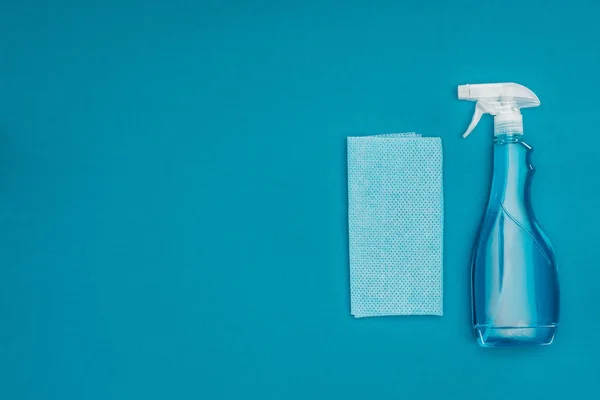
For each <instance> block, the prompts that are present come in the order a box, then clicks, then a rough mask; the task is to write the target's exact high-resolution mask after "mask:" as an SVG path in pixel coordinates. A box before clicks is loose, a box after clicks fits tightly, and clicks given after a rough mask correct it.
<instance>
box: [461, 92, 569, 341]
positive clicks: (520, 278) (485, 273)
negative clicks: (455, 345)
mask: <svg viewBox="0 0 600 400" xmlns="http://www.w3.org/2000/svg"><path fill="white" fill-rule="evenodd" d="M458 98H459V99H460V100H471V101H476V102H477V104H476V107H475V113H474V115H473V119H472V121H471V124H470V125H469V127H468V128H467V131H466V132H465V134H464V135H463V137H467V136H468V135H469V134H470V133H471V131H473V129H474V128H475V127H476V126H477V123H478V122H479V119H480V118H481V117H482V115H483V114H491V115H493V116H494V167H493V177H492V186H491V190H490V197H489V201H488V204H487V209H486V211H485V214H484V218H483V222H482V224H481V227H480V231H479V235H478V238H477V240H476V243H475V246H474V251H473V259H472V303H473V304H472V306H473V325H474V328H475V333H476V336H477V341H478V343H479V344H480V345H481V346H484V347H502V346H519V345H543V344H551V343H552V341H553V340H554V335H555V331H556V327H557V326H558V318H559V288H558V273H557V266H556V257H555V255H554V250H553V249H552V246H551V244H550V241H549V240H548V237H547V236H546V235H545V234H544V232H543V231H542V229H541V228H540V226H539V224H538V222H537V221H536V219H535V216H534V213H533V209H532V205H531V178H532V175H533V172H534V168H533V165H532V164H531V153H532V148H531V146H529V145H528V144H526V143H525V142H524V141H523V117H522V115H521V111H520V109H521V108H526V107H537V106H539V105H540V101H539V99H538V98H537V96H536V95H535V94H534V93H533V92H532V91H531V90H529V89H527V88H526V87H524V86H521V85H518V84H515V83H494V84H482V85H461V86H459V87H458Z"/></svg>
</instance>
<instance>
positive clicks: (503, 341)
mask: <svg viewBox="0 0 600 400" xmlns="http://www.w3.org/2000/svg"><path fill="white" fill-rule="evenodd" d="M556 327H557V325H556V324H551V325H540V326H519V327H516V326H488V325H475V332H476V334H477V343H478V344H479V345H480V346H482V347H517V346H544V345H549V344H552V342H553V341H554V335H555V333H556Z"/></svg>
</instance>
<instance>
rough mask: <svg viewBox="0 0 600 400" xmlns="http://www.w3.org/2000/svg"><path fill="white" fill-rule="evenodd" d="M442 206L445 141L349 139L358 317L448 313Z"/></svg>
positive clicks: (407, 136)
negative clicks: (445, 293) (444, 311)
mask: <svg viewBox="0 0 600 400" xmlns="http://www.w3.org/2000/svg"><path fill="white" fill-rule="evenodd" d="M443 208H444V207H443V191H442V145H441V140H440V138H423V137H421V136H420V135H417V134H414V133H406V134H391V135H377V136H367V137H350V138H348V228H349V240H350V246H349V247H350V292H351V312H352V315H354V316H355V317H374V316H383V315H408V314H432V315H442V311H443V290H442V287H443V285H442V283H443V279H442V259H443V257H442V247H443V219H444V215H443Z"/></svg>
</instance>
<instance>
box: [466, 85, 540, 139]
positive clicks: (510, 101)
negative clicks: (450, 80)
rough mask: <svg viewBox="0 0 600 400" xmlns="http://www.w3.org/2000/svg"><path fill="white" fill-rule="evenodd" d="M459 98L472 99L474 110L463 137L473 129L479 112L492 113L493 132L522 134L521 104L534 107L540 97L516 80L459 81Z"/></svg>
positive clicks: (524, 106) (497, 133) (538, 103)
mask: <svg viewBox="0 0 600 400" xmlns="http://www.w3.org/2000/svg"><path fill="white" fill-rule="evenodd" d="M458 98H459V100H471V101H476V102H477V104H476V105H475V113H474V114H473V118H472V119H471V123H470V124H469V127H468V128H467V131H466V132H465V133H464V135H463V137H465V138H466V137H467V136H469V134H470V133H471V132H472V131H473V129H475V127H476V126H477V123H478V122H479V120H480V119H481V117H482V116H483V114H491V115H493V116H494V134H495V135H500V134H509V133H510V134H519V135H521V134H523V117H522V116H521V111H520V109H521V108H526V107H537V106H539V105H540V99H538V98H537V96H536V95H535V93H533V92H532V91H531V90H529V89H527V88H526V87H525V86H522V85H519V84H516V83H486V84H480V85H460V86H459V87H458Z"/></svg>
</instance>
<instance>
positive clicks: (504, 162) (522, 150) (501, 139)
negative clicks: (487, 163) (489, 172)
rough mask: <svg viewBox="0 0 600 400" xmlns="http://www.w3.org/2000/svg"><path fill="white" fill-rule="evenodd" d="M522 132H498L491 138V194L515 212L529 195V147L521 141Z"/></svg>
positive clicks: (522, 205)
mask: <svg viewBox="0 0 600 400" xmlns="http://www.w3.org/2000/svg"><path fill="white" fill-rule="evenodd" d="M521 136H522V135H498V136H496V137H495V140H494V172H493V173H494V175H493V179H492V193H491V196H492V199H495V200H497V201H499V202H500V203H501V204H502V205H503V206H504V207H505V208H507V209H510V210H509V211H512V212H515V213H518V212H519V211H520V210H522V208H523V207H524V206H525V202H526V201H527V199H528V197H529V194H528V193H527V189H528V187H529V185H528V180H529V179H530V172H531V171H532V169H533V168H532V167H531V166H530V163H529V153H530V151H531V147H530V146H529V145H527V144H526V143H525V142H523V141H522V139H521Z"/></svg>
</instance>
